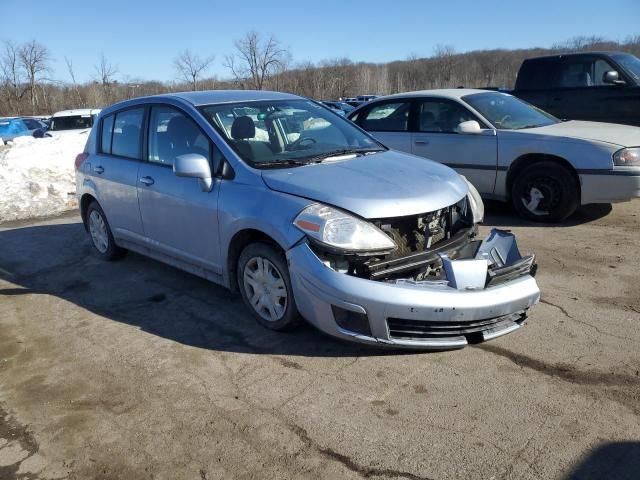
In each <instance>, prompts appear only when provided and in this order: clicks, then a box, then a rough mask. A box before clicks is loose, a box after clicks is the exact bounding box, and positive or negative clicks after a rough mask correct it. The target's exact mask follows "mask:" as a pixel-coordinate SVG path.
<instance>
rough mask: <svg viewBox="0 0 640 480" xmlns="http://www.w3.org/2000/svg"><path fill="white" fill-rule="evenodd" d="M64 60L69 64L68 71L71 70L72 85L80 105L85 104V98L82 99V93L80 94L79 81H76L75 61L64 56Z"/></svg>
mask: <svg viewBox="0 0 640 480" xmlns="http://www.w3.org/2000/svg"><path fill="white" fill-rule="evenodd" d="M64 61H65V63H66V64H67V71H68V72H69V76H70V77H71V85H72V86H73V91H74V92H75V94H76V97H78V102H79V105H81V106H84V100H83V99H82V95H80V90H79V89H78V83H77V82H76V75H75V73H74V72H73V62H72V61H71V59H70V58H68V57H64Z"/></svg>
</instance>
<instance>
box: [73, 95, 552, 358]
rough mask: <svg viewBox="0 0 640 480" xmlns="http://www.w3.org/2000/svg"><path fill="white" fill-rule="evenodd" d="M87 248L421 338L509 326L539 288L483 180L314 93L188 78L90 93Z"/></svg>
mask: <svg viewBox="0 0 640 480" xmlns="http://www.w3.org/2000/svg"><path fill="white" fill-rule="evenodd" d="M76 171H77V192H78V196H79V198H80V209H81V214H82V219H83V221H84V224H85V227H86V229H87V231H88V233H89V234H90V237H91V240H92V242H93V246H94V247H95V250H96V251H97V253H98V255H99V256H101V257H103V258H104V259H107V260H111V259H115V258H117V257H118V256H120V255H122V254H123V253H124V252H125V251H126V250H132V251H135V252H138V253H141V254H144V255H148V256H150V257H153V258H155V259H158V260H160V261H162V262H166V263H168V264H171V265H173V266H176V267H178V268H181V269H184V270H186V271H188V272H191V273H193V274H196V275H199V276H202V277H204V278H207V279H209V280H211V281H213V282H216V283H218V284H221V285H224V286H226V287H228V288H230V289H232V290H236V291H239V292H240V294H241V295H242V298H243V300H244V302H245V303H246V305H247V307H248V308H249V310H250V311H251V312H252V313H253V315H254V317H255V318H256V320H257V321H258V322H259V323H260V324H262V325H263V326H265V327H267V328H270V329H274V330H283V329H287V328H291V327H293V326H294V325H296V324H297V323H298V322H299V321H300V319H301V318H305V319H306V320H307V321H309V322H310V323H312V324H313V325H315V326H316V327H317V328H319V329H320V330H322V331H324V332H326V333H328V334H330V335H334V336H336V337H339V338H342V339H346V340H352V341H358V342H362V343H368V344H375V345H384V346H397V347H407V348H420V349H445V348H456V347H463V346H464V345H466V344H467V343H469V342H479V341H483V340H488V339H491V338H494V337H497V336H499V335H503V334H505V333H508V332H511V331H513V330H515V329H517V328H519V326H520V325H521V324H522V322H523V321H524V320H525V318H526V315H527V311H528V309H529V308H530V307H531V306H532V305H534V304H535V303H536V302H537V301H538V299H539V296H540V292H539V290H538V286H537V284H536V281H535V280H534V278H533V276H532V275H533V273H534V271H535V262H534V256H533V255H526V256H521V255H520V253H519V251H518V248H517V246H516V242H515V238H514V236H513V235H512V234H510V233H509V232H505V231H501V230H492V231H491V233H490V234H489V235H488V236H487V237H486V238H484V239H479V238H478V233H477V223H478V222H480V221H481V220H482V217H483V215H484V207H483V204H482V200H481V199H480V197H479V195H478V193H477V191H476V190H475V189H474V188H473V187H472V186H471V185H470V184H469V183H468V182H467V181H466V180H465V179H464V177H461V176H460V175H458V174H457V173H455V172H454V171H453V170H451V169H450V168H448V167H446V166H443V165H441V164H439V163H436V162H432V161H429V160H425V159H422V158H418V157H415V156H412V155H408V154H404V153H400V152H395V151H390V150H388V149H387V148H386V147H385V146H383V145H382V144H380V143H379V142H378V141H376V140H375V139H374V138H373V137H371V136H370V135H369V134H367V133H366V132H364V131H363V130H361V129H360V128H359V127H357V126H355V125H354V124H352V123H351V122H349V121H348V120H345V119H344V118H342V117H341V116H339V115H337V114H335V113H334V112H332V111H331V110H329V109H328V108H326V107H324V106H322V105H321V104H319V103H317V102H314V101H311V100H308V99H305V98H301V97H298V96H295V95H289V94H283V93H274V92H264V91H260V92H255V91H211V92H191V93H179V94H170V95H161V96H153V97H144V98H138V99H134V100H129V101H126V102H122V103H119V104H116V105H113V106H111V107H109V108H106V109H104V110H102V112H101V113H100V116H99V118H98V120H97V121H96V123H95V125H94V126H93V129H92V130H91V134H90V135H89V138H88V141H87V145H86V148H85V151H84V153H82V154H80V155H78V157H77V158H76Z"/></svg>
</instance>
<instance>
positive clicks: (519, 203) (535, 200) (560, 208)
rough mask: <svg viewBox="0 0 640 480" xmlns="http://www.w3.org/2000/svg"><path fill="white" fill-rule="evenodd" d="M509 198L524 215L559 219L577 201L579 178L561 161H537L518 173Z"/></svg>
mask: <svg viewBox="0 0 640 480" xmlns="http://www.w3.org/2000/svg"><path fill="white" fill-rule="evenodd" d="M511 202H512V203H513V207H514V208H515V210H516V212H517V213H518V215H520V216H521V217H523V218H527V219H529V220H533V221H536V222H561V221H562V220H564V219H566V218H567V217H569V216H570V215H571V214H572V213H573V212H575V210H576V208H578V205H579V204H580V198H579V188H578V182H577V180H576V178H575V177H574V176H573V175H572V174H571V172H570V171H569V170H568V169H567V168H565V167H563V166H562V165H559V164H557V163H555V162H549V161H540V162H536V163H534V164H532V165H529V166H527V167H526V168H525V169H524V170H522V171H521V172H520V173H518V176H517V177H516V179H515V181H514V182H513V185H512V188H511Z"/></svg>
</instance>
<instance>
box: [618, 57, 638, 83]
mask: <svg viewBox="0 0 640 480" xmlns="http://www.w3.org/2000/svg"><path fill="white" fill-rule="evenodd" d="M611 58H613V59H614V60H615V61H616V62H618V64H619V65H620V66H621V67H622V68H624V69H625V70H626V73H627V74H629V75H630V76H632V77H633V79H634V80H635V82H636V83H640V60H639V59H638V57H635V56H633V55H629V54H628V53H615V54H613V55H611Z"/></svg>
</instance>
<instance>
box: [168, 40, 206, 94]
mask: <svg viewBox="0 0 640 480" xmlns="http://www.w3.org/2000/svg"><path fill="white" fill-rule="evenodd" d="M214 58H215V57H214V56H213V55H211V56H210V57H207V58H200V57H199V56H198V55H195V54H194V53H192V52H191V50H189V49H187V50H184V51H183V52H181V53H180V54H179V55H178V56H177V57H176V58H175V59H174V60H173V66H174V67H175V69H176V71H177V72H178V75H179V77H180V78H181V79H184V80H185V81H186V82H189V83H190V84H191V90H197V89H198V81H199V80H200V79H201V78H202V74H203V73H204V72H206V71H207V70H208V69H209V67H210V66H211V64H212V63H213V60H214Z"/></svg>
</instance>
